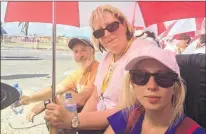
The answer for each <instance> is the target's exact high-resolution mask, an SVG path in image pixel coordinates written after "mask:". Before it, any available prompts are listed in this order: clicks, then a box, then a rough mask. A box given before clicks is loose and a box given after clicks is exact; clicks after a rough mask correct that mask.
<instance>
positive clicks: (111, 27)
mask: <svg viewBox="0 0 206 134" xmlns="http://www.w3.org/2000/svg"><path fill="white" fill-rule="evenodd" d="M118 28H119V22H118V21H114V22H112V23H110V24H109V25H107V27H106V28H104V29H98V30H96V31H94V32H93V35H94V37H95V38H96V39H99V38H101V37H103V36H104V31H105V30H107V31H109V32H110V33H111V32H114V31H116V30H117V29H118Z"/></svg>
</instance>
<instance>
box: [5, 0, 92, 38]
mask: <svg viewBox="0 0 206 134" xmlns="http://www.w3.org/2000/svg"><path fill="white" fill-rule="evenodd" d="M6 6H7V2H1V22H3V24H2V27H3V28H4V29H5V30H6V31H7V33H8V34H10V35H23V34H22V33H21V28H20V27H18V22H12V23H4V16H5V12H6ZM56 30H57V35H65V36H67V37H76V36H82V37H87V38H89V37H90V35H91V30H90V27H81V28H78V27H73V26H67V25H57V27H56ZM29 34H31V35H33V34H37V35H41V36H51V35H52V24H49V23H33V22H32V23H30V27H29Z"/></svg>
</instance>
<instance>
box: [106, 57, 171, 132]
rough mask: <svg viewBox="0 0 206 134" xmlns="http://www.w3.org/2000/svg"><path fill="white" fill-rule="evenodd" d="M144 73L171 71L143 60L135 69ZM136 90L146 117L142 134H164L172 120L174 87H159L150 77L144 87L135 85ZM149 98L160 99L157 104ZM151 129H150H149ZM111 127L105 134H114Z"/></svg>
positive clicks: (148, 60) (159, 64)
mask: <svg viewBox="0 0 206 134" xmlns="http://www.w3.org/2000/svg"><path fill="white" fill-rule="evenodd" d="M135 68H136V69H137V68H138V70H140V71H143V72H150V73H156V72H168V71H170V70H169V69H168V68H167V67H166V66H164V65H163V64H161V63H160V62H158V61H156V60H154V59H146V60H142V61H140V62H139V63H138V65H137V66H136V67H135ZM133 86H134V89H135V90H136V97H137V100H138V101H139V102H140V104H141V105H142V106H143V107H144V109H145V117H144V120H143V124H142V132H141V134H164V133H165V132H166V130H167V128H168V127H169V125H170V119H171V116H172V111H173V107H172V102H171V99H172V95H173V92H174V91H173V90H174V89H173V87H170V88H162V87H159V86H158V85H157V84H156V82H155V80H154V77H153V76H152V77H150V79H149V81H148V83H147V84H146V85H143V86H139V85H136V84H133ZM148 96H156V97H158V101H157V102H156V103H151V102H150V101H149V100H148ZM148 128H149V129H148ZM113 133H114V132H113V130H112V128H111V127H109V128H108V129H107V131H106V132H105V134H113Z"/></svg>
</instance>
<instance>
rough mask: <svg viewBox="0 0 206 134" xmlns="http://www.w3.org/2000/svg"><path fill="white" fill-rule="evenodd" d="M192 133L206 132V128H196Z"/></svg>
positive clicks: (200, 133)
mask: <svg viewBox="0 0 206 134" xmlns="http://www.w3.org/2000/svg"><path fill="white" fill-rule="evenodd" d="M192 134H206V129H205V128H202V127H198V128H196V129H195V130H194V131H193V133H192Z"/></svg>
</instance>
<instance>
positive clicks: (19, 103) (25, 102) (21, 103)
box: [17, 95, 31, 106]
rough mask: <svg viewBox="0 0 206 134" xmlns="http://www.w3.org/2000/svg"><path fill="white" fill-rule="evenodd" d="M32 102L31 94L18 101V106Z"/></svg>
mask: <svg viewBox="0 0 206 134" xmlns="http://www.w3.org/2000/svg"><path fill="white" fill-rule="evenodd" d="M30 102H31V97H30V96H24V95H23V96H22V97H21V98H20V100H19V102H18V105H17V106H21V105H28V104H29V103H30Z"/></svg>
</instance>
